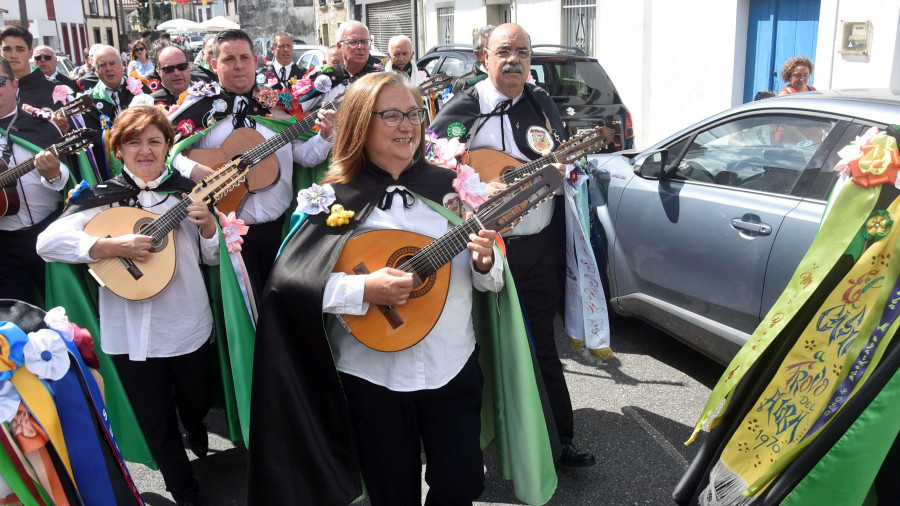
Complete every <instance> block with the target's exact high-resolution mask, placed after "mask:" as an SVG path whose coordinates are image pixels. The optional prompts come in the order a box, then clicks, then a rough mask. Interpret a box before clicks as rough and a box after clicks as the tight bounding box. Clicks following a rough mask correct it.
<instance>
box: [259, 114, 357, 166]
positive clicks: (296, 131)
mask: <svg viewBox="0 0 900 506" xmlns="http://www.w3.org/2000/svg"><path fill="white" fill-rule="evenodd" d="M342 98H343V97H338V98H336V99H334V101H332V102H329V103H327V104H325V105H323V106H322V107H321V109H324V110H331V111H333V110H336V109H337V106H338V104H340V102H341V99H342ZM316 111H318V109H317V110H316ZM316 111H313V112H311V113H310V114H309V115H307V116H306V117H305V118H303V119H302V120H300V121H298V122H296V123H294V124H293V125H291V126H289V127H287V128H285V129H284V130H282V131H281V132H279V133H277V134H275V135H273V136H272V137H269V138H268V139H266V141H265V142H263V143H262V144H260V145H259V146H256V147H255V148H253V149H251V150H249V151H247V152H246V153H244V155H243V156H242V157H241V158H242V159H243V160H244V161H246V162H247V164H248V165H251V166H253V165H256V164H257V163H259V162H261V161H263V160H265V159H266V157H268V156H269V155H271V154H272V153H274V152H276V151H278V149H279V148H281V146H284V145H285V144H287V143H289V142H291V141H292V140H294V139H296V138H297V137H299V136H300V134H302V133H303V132H306V131H307V130H309V129H311V128H312V127H314V126H315V125H316V117H317V116H318V115H317V114H315V112H316Z"/></svg>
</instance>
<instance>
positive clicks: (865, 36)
mask: <svg viewBox="0 0 900 506" xmlns="http://www.w3.org/2000/svg"><path fill="white" fill-rule="evenodd" d="M842 25H843V27H842V28H843V29H842V30H841V39H840V40H839V41H838V48H839V49H838V53H840V54H843V55H861V56H868V55H869V46H870V42H871V37H872V23H871V22H870V21H843V22H842Z"/></svg>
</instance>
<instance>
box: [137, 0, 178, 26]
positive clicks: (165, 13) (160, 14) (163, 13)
mask: <svg viewBox="0 0 900 506" xmlns="http://www.w3.org/2000/svg"><path fill="white" fill-rule="evenodd" d="M138 4H139V5H138V8H137V11H136V12H137V14H135V16H137V22H138V24H139V25H140V26H141V27H142V28H144V29H147V30H156V25H158V24H160V23H162V22H163V21H168V20H170V19H172V7H171V2H153V24H152V26H151V24H150V2H149V1H148V0H138Z"/></svg>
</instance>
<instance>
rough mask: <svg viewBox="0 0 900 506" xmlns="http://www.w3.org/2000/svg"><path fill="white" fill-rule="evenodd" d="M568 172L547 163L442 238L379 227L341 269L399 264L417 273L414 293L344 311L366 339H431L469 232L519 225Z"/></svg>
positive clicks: (358, 241)
mask: <svg viewBox="0 0 900 506" xmlns="http://www.w3.org/2000/svg"><path fill="white" fill-rule="evenodd" d="M562 183H563V179H562V175H561V174H560V173H559V171H558V170H556V169H555V168H554V167H553V166H550V165H547V166H545V167H544V168H542V169H540V170H538V171H535V172H534V173H533V174H531V175H530V176H527V177H524V178H522V179H521V180H520V181H518V182H517V183H515V184H513V185H510V186H509V187H507V188H506V189H505V190H503V191H501V192H500V193H497V194H496V195H494V196H493V197H491V198H490V199H489V200H487V201H486V202H485V203H484V204H482V205H481V207H479V208H478V212H477V213H476V214H475V215H474V216H472V217H471V218H469V219H467V220H465V221H463V222H462V223H460V224H459V225H457V226H456V227H454V228H453V229H452V230H450V231H449V232H447V233H446V234H444V235H443V236H441V237H440V238H438V239H432V238H431V237H427V236H424V235H420V234H416V233H413V232H406V231H401V230H374V231H371V232H364V233H362V234H359V235H358V236H356V237H353V238H351V239H350V240H348V241H347V243H346V244H345V245H344V249H343V250H342V251H341V255H340V257H339V258H338V261H337V264H336V265H335V267H334V271H335V272H345V273H347V274H367V273H369V272H370V271H375V270H378V269H380V268H382V267H393V268H395V269H399V270H402V271H405V272H409V273H412V274H413V291H412V292H411V293H410V295H409V299H407V301H406V304H403V305H402V306H396V307H392V306H382V305H375V304H370V305H369V309H368V311H367V312H366V314H364V315H347V314H344V315H339V318H340V319H341V320H342V322H343V324H344V327H345V328H347V329H348V331H349V332H350V333H351V334H352V335H353V336H354V337H355V338H356V339H358V340H359V341H360V342H361V343H363V344H364V345H366V346H368V347H370V348H372V349H375V350H378V351H399V350H404V349H406V348H409V347H410V346H413V345H415V344H416V343H418V342H419V341H421V340H422V339H424V338H425V336H426V335H428V333H429V332H431V329H432V328H434V325H435V324H436V323H437V321H438V318H440V316H441V313H442V312H443V310H444V303H445V302H446V299H447V290H448V289H449V286H450V266H449V265H447V263H448V262H450V260H452V259H453V257H455V256H456V255H458V254H459V253H460V252H461V251H463V250H465V249H466V244H467V243H468V242H469V234H471V233H477V232H478V231H479V230H482V229H488V230H501V229H504V228H507V227H511V226H514V225H515V223H516V222H517V221H518V219H519V218H521V217H522V216H523V215H524V214H525V213H526V212H527V211H528V210H529V209H531V208H532V207H534V206H535V205H537V204H538V203H540V202H541V201H543V200H544V199H547V198H549V197H552V196H553V192H554V191H556V189H557V188H559V187H560V186H562Z"/></svg>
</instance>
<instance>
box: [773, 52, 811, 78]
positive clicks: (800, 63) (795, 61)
mask: <svg viewBox="0 0 900 506" xmlns="http://www.w3.org/2000/svg"><path fill="white" fill-rule="evenodd" d="M797 67H806V68H808V69H809V73H810V74H812V71H813V62H811V61H809V58H807V57H805V56H797V57H795V58H791V59H790V60H788V61H787V63H785V64H784V67H782V69H781V80H782V81H784V82H786V83H789V82H791V74H793V73H794V69H795V68H797Z"/></svg>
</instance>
